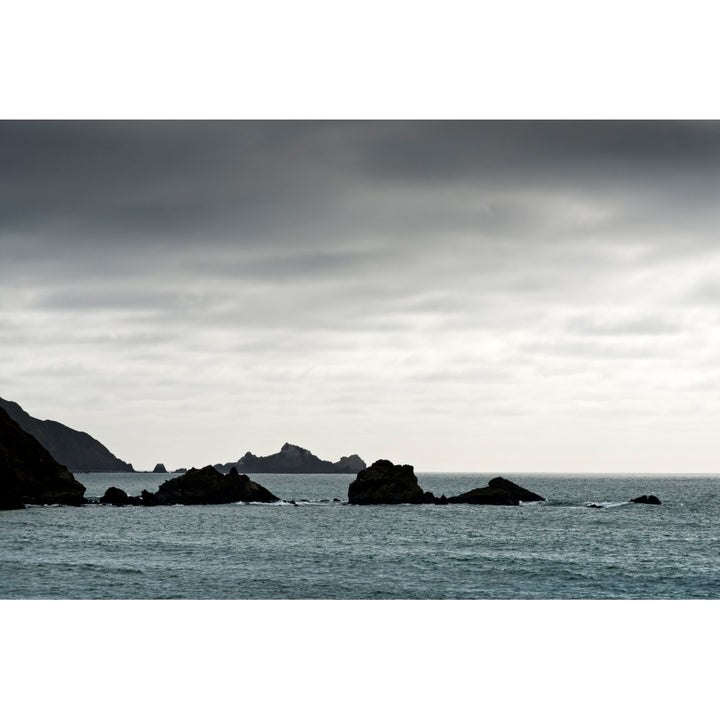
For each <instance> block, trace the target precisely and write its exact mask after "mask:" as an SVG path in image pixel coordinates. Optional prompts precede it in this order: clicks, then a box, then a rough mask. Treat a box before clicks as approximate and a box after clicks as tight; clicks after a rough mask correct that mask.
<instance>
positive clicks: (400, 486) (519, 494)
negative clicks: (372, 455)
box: [348, 460, 545, 505]
mask: <svg viewBox="0 0 720 720" xmlns="http://www.w3.org/2000/svg"><path fill="white" fill-rule="evenodd" d="M544 499H545V498H543V497H541V496H540V495H537V494H536V493H534V492H531V491H530V490H526V489H525V488H522V487H520V486H519V485H516V484H515V483H513V482H510V480H506V479H505V478H502V477H496V478H493V479H492V480H491V481H490V482H489V483H488V486H487V487H484V488H476V489H475V490H470V491H469V492H466V493H463V494H462V495H457V496H455V497H450V498H446V497H445V496H444V495H442V496H441V497H439V498H438V497H435V495H433V494H432V493H431V492H425V491H423V489H422V488H421V487H420V486H419V485H418V480H417V478H416V477H415V473H414V472H413V467H412V465H394V464H393V463H391V462H390V461H389V460H377V461H376V462H374V463H373V464H372V465H371V466H370V467H369V468H366V469H365V470H362V471H361V472H359V473H358V475H357V478H356V479H355V480H354V481H353V482H351V483H350V487H349V488H348V500H349V501H350V503H351V504H352V505H379V504H391V503H414V504H417V503H425V504H434V505H445V504H447V503H456V504H457V503H468V504H471V505H518V504H519V503H520V502H532V501H535V500H544Z"/></svg>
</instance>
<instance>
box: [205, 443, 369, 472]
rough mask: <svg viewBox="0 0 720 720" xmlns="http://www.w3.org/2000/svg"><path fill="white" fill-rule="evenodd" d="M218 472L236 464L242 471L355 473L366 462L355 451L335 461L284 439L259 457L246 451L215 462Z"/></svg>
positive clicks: (225, 470)
mask: <svg viewBox="0 0 720 720" xmlns="http://www.w3.org/2000/svg"><path fill="white" fill-rule="evenodd" d="M214 467H215V468H216V469H217V470H220V471H221V472H228V471H229V470H230V469H231V468H233V467H234V468H236V469H237V470H238V472H242V473H352V474H355V473H358V472H360V471H361V470H364V469H365V462H364V461H363V460H362V458H360V457H359V456H358V455H349V456H346V457H345V456H344V457H342V458H340V460H338V461H337V462H330V461H329V460H321V459H320V458H319V457H317V456H316V455H313V454H312V453H311V452H310V451H309V450H306V449H305V448H301V447H299V446H298V445H291V444H290V443H285V444H284V445H283V446H282V448H281V449H280V452H278V453H275V454H274V455H265V456H263V457H258V456H257V455H253V454H252V453H251V452H247V453H245V455H243V456H242V457H241V458H240V459H239V460H238V461H237V462H229V463H224V464H223V463H218V464H217V465H215V466H214Z"/></svg>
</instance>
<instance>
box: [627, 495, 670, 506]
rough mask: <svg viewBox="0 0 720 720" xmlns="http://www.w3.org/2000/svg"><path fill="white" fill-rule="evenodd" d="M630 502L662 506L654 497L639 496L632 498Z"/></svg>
mask: <svg viewBox="0 0 720 720" xmlns="http://www.w3.org/2000/svg"><path fill="white" fill-rule="evenodd" d="M630 502H633V503H640V504H642V505H662V503H661V502H660V500H659V498H657V497H656V496H655V495H641V496H640V497H636V498H633V499H632V500H631V501H630Z"/></svg>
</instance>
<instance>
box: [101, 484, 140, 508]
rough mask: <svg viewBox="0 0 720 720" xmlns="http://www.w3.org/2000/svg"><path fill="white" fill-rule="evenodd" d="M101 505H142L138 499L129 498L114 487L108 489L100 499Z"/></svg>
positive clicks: (122, 491)
mask: <svg viewBox="0 0 720 720" xmlns="http://www.w3.org/2000/svg"><path fill="white" fill-rule="evenodd" d="M100 504H101V505H117V506H122V505H142V500H141V499H140V498H139V497H130V496H129V495H128V494H127V493H126V492H125V491H124V490H121V489H120V488H116V487H110V488H108V489H107V490H106V491H105V494H104V495H103V496H102V497H101V498H100Z"/></svg>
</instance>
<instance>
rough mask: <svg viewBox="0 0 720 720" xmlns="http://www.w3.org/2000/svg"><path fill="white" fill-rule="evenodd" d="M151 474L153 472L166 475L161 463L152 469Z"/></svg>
mask: <svg viewBox="0 0 720 720" xmlns="http://www.w3.org/2000/svg"><path fill="white" fill-rule="evenodd" d="M153 472H154V473H166V472H167V470H166V469H165V466H164V465H163V464H162V463H158V464H157V465H156V466H155V467H154V468H153Z"/></svg>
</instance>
